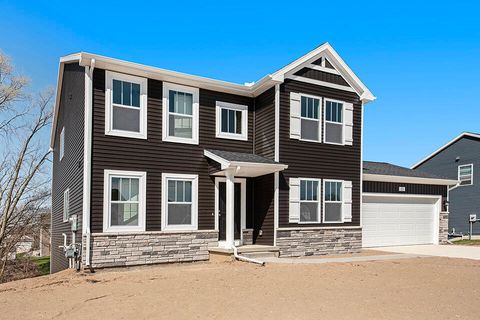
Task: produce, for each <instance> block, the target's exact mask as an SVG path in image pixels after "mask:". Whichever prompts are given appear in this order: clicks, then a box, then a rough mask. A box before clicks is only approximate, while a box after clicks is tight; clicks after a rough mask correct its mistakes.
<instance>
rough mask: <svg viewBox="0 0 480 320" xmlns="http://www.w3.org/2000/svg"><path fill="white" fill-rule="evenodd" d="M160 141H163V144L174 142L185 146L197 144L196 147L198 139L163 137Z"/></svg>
mask: <svg viewBox="0 0 480 320" xmlns="http://www.w3.org/2000/svg"><path fill="white" fill-rule="evenodd" d="M162 141H164V142H174V143H185V144H197V145H198V139H193V138H192V139H188V138H179V137H172V136H166V137H163V139H162Z"/></svg>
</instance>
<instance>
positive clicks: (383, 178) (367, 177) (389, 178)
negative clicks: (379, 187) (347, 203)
mask: <svg viewBox="0 0 480 320" xmlns="http://www.w3.org/2000/svg"><path fill="white" fill-rule="evenodd" d="M363 181H379V182H397V183H416V184H433V185H446V186H453V185H456V184H458V181H457V180H450V179H441V178H423V177H406V176H393V175H383V174H371V173H364V174H363Z"/></svg>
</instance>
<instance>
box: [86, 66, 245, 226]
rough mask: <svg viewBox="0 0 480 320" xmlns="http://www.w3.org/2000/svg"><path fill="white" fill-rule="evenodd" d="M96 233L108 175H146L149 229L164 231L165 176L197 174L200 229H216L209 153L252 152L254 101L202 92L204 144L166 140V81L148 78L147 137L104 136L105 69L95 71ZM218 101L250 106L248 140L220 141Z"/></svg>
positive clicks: (93, 212) (93, 206) (93, 211)
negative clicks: (217, 133) (113, 172)
mask: <svg viewBox="0 0 480 320" xmlns="http://www.w3.org/2000/svg"><path fill="white" fill-rule="evenodd" d="M93 86H94V89H93V90H94V91H93V96H94V105H93V145H92V150H93V156H92V202H91V217H92V232H102V231H103V178H104V177H103V171H104V170H105V169H113V170H129V171H145V172H147V194H146V230H147V231H158V230H161V215H162V212H161V192H162V190H161V182H162V173H163V172H165V173H182V174H198V229H199V230H212V229H214V227H215V216H214V215H213V213H214V206H215V184H214V178H213V177H211V176H210V175H209V173H210V170H211V169H209V166H208V164H207V160H206V158H205V157H204V155H203V152H204V149H221V150H227V151H237V152H247V153H252V152H253V143H252V140H253V139H252V137H253V112H252V111H253V98H249V97H242V96H236V95H231V94H226V93H221V92H215V91H209V90H204V89H200V95H199V100H200V111H199V144H198V145H192V144H182V143H172V142H163V141H162V94H163V93H162V82H161V81H157V80H152V79H148V90H147V91H148V92H147V93H148V102H147V123H148V128H147V139H146V140H144V139H132V138H126V137H118V136H107V135H105V70H102V69H95V71H94V83H93ZM216 101H225V102H230V103H237V104H242V105H248V107H249V113H248V141H240V140H228V139H220V138H216V137H215V112H216V110H215V109H216V105H215V102H216Z"/></svg>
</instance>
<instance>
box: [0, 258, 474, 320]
mask: <svg viewBox="0 0 480 320" xmlns="http://www.w3.org/2000/svg"><path fill="white" fill-rule="evenodd" d="M479 274H480V263H479V262H478V261H472V260H463V259H448V258H415V259H406V260H389V261H376V262H361V263H329V264H322V265H278V264H270V265H267V266H265V267H260V266H257V265H252V264H247V263H242V262H230V261H229V262H220V261H216V262H208V263H192V264H182V265H178V264H177V265H164V266H151V267H143V268H136V269H115V270H110V271H101V272H97V273H95V274H76V273H74V272H71V271H65V272H61V273H58V274H55V275H51V276H45V277H40V278H34V279H27V280H20V281H16V282H12V283H6V284H3V285H0V310H1V312H0V318H2V319H52V318H53V319H67V318H69V319H72V318H78V319H271V318H276V319H333V318H335V319H457V318H461V319H478V297H479V294H480V277H479V276H478V275H479Z"/></svg>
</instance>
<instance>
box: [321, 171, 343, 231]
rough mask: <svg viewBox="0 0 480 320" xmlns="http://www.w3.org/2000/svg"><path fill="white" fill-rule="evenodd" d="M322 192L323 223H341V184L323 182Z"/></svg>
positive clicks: (338, 182) (331, 181) (339, 182)
mask: <svg viewBox="0 0 480 320" xmlns="http://www.w3.org/2000/svg"><path fill="white" fill-rule="evenodd" d="M323 189H324V192H323V195H324V197H323V205H324V210H323V212H324V214H323V222H327V223H329V222H330V223H332V222H343V216H342V205H343V202H342V198H343V197H342V193H343V182H342V181H334V180H325V182H324V188H323Z"/></svg>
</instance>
